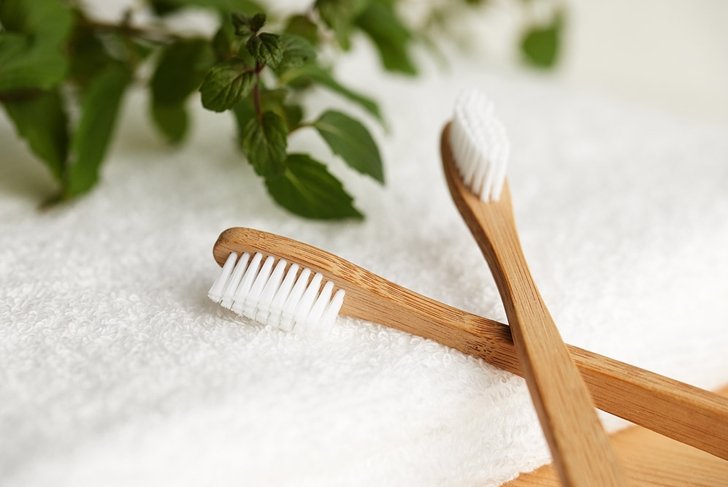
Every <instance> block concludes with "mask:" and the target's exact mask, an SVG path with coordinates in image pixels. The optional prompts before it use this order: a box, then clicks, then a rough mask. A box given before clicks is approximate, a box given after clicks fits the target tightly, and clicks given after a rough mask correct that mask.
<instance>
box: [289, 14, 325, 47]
mask: <svg viewBox="0 0 728 487" xmlns="http://www.w3.org/2000/svg"><path fill="white" fill-rule="evenodd" d="M283 30H284V32H286V33H287V34H292V35H295V36H298V37H303V38H304V39H306V40H307V41H308V42H309V43H311V45H314V46H315V45H316V44H318V41H319V30H318V26H317V25H316V24H315V23H314V22H313V21H311V19H309V18H308V17H306V16H305V15H292V16H291V17H289V19H288V23H287V24H286V27H285V28H284V29H283Z"/></svg>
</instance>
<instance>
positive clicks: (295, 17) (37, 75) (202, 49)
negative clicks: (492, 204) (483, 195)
mask: <svg viewBox="0 0 728 487" xmlns="http://www.w3.org/2000/svg"><path fill="white" fill-rule="evenodd" d="M31 3H32V6H31ZM466 3H469V2H466ZM146 4H147V8H148V9H149V11H151V12H152V13H153V15H155V16H156V17H157V18H158V19H160V20H161V19H163V18H164V17H166V16H168V15H169V14H171V13H174V12H177V11H180V10H182V9H185V8H189V7H197V8H205V9H209V10H211V11H213V12H216V13H217V15H218V18H219V24H218V28H217V30H216V32H215V34H214V35H213V36H212V37H209V38H208V37H203V36H200V35H194V34H181V33H176V32H172V31H169V30H166V29H163V28H161V27H157V25H159V23H156V22H155V23H152V24H150V25H147V26H136V25H133V24H132V22H131V20H132V18H131V17H132V16H131V13H129V14H127V15H125V16H124V17H123V18H122V19H121V20H120V21H119V22H116V23H108V22H100V21H97V20H94V19H92V18H90V17H89V16H88V15H87V13H86V12H85V10H84V9H83V7H82V6H81V4H80V3H79V4H77V3H75V2H72V3H69V2H66V1H63V0H34V1H33V2H27V1H24V0H0V28H1V29H0V103H1V104H2V105H3V107H4V109H5V112H6V113H7V115H8V117H9V119H10V120H11V122H12V123H13V124H14V125H15V128H16V131H17V133H18V134H19V135H20V136H21V137H22V138H24V139H25V141H26V142H27V144H28V146H29V148H30V150H31V151H32V152H33V153H34V154H35V156H36V157H37V158H38V159H40V160H41V161H42V162H44V163H45V165H46V167H47V168H48V169H49V171H50V173H51V174H52V175H53V177H54V179H55V180H56V182H57V183H58V187H59V191H58V194H57V195H55V196H54V197H53V198H52V199H51V200H50V201H51V202H59V201H65V200H69V199H73V198H76V197H78V196H81V195H83V194H85V193H87V192H88V191H89V190H90V189H92V188H93V187H94V186H95V185H96V184H97V182H98V180H99V177H100V171H101V166H102V163H103V161H104V159H105V157H106V154H107V152H108V147H109V145H110V142H111V140H112V137H113V133H114V127H115V125H116V121H117V119H118V117H119V113H120V110H121V107H122V105H123V100H124V96H125V94H126V93H127V91H128V90H129V88H130V87H131V86H132V85H133V84H135V83H136V84H143V85H144V86H146V87H147V88H148V89H149V92H150V96H149V100H150V104H149V113H150V116H151V119H152V120H153V123H154V126H155V127H156V128H157V129H158V131H159V132H160V134H161V135H162V136H163V137H164V138H165V139H166V140H167V141H168V142H169V143H170V144H180V143H182V142H183V141H184V139H185V137H186V135H187V133H188V130H189V125H190V122H189V114H188V105H189V102H190V99H191V98H195V97H196V96H197V95H198V94H199V99H200V101H201V103H202V105H203V107H204V108H206V109H208V110H212V111H214V112H230V113H231V114H232V115H233V118H234V120H235V123H236V126H237V135H238V137H237V139H238V145H239V148H240V150H241V152H242V154H243V155H244V157H245V159H246V160H247V161H248V163H250V164H251V166H252V167H253V169H254V171H255V173H256V174H257V175H258V176H259V177H261V178H262V179H263V181H264V184H265V187H266V189H267V190H268V193H269V194H270V196H271V197H272V198H273V199H274V200H275V201H276V202H277V203H278V204H279V205H281V206H282V207H284V208H286V209H287V210H288V211H290V212H292V213H294V214H297V215H299V216H302V217H306V218H313V219H341V218H361V217H362V213H361V212H360V211H359V210H358V209H357V208H356V207H355V206H354V204H353V197H352V196H351V195H350V194H349V193H347V192H346V190H345V189H344V187H343V185H342V183H341V182H340V181H339V180H338V179H337V178H336V177H335V176H334V175H333V174H331V173H330V172H329V171H328V169H327V166H326V164H325V163H324V162H322V161H318V160H316V159H314V158H312V157H310V156H308V155H306V154H299V153H291V152H289V148H288V138H289V136H290V135H291V134H292V133H294V132H296V131H299V130H313V131H315V132H316V133H318V135H319V136H320V137H321V139H322V140H323V142H324V143H325V144H326V145H327V146H328V147H329V148H330V150H331V152H332V153H333V154H335V155H336V156H338V157H340V158H341V160H342V161H343V162H344V163H345V164H346V165H347V166H348V167H349V168H350V169H353V170H355V171H357V172H359V173H361V174H363V175H365V176H368V177H371V178H372V179H374V180H375V181H377V182H379V183H382V184H383V183H384V167H383V162H382V158H381V156H380V151H379V149H378V146H377V143H376V141H375V139H374V138H373V137H372V135H371V133H370V132H369V130H368V129H367V127H366V124H365V123H363V122H362V121H360V120H359V119H357V118H356V117H355V116H352V115H350V114H347V113H344V112H342V111H339V110H333V109H327V110H325V111H324V112H323V113H320V114H318V115H317V116H316V117H313V118H310V117H307V116H306V113H305V110H304V108H303V106H302V105H301V103H300V100H301V99H302V98H304V97H305V96H306V94H307V92H309V91H310V90H311V89H312V88H314V87H321V88H323V89H326V90H329V91H332V92H334V93H335V94H337V95H339V96H342V97H344V98H346V99H348V100H349V101H350V102H353V103H354V104H356V105H358V106H359V107H360V108H361V109H362V110H363V111H364V112H365V113H366V114H368V116H370V117H371V119H372V120H373V121H377V122H379V123H383V118H382V114H381V111H380V108H379V106H378V104H377V103H376V102H375V101H374V100H373V99H371V98H370V97H368V96H367V95H365V94H362V93H359V92H357V91H355V90H353V89H351V88H349V87H347V86H345V85H343V84H342V83H341V82H339V81H338V80H337V79H336V78H335V76H334V75H333V72H332V69H331V67H330V66H327V65H324V64H322V63H321V61H320V60H319V59H318V56H317V53H318V52H319V51H320V50H321V49H322V47H323V46H324V45H325V44H327V43H335V44H336V45H337V46H338V47H340V48H341V49H342V50H344V51H346V50H348V49H349V48H350V46H351V38H352V37H353V36H355V35H363V36H364V37H367V38H368V39H369V40H370V41H371V42H372V43H373V45H374V46H375V48H376V50H377V52H378V54H379V57H380V60H381V64H382V66H383V67H384V69H386V70H388V71H391V72H395V73H399V74H403V75H408V76H412V75H415V74H416V73H417V66H416V63H415V62H414V59H413V57H412V55H411V50H412V45H413V44H414V43H415V42H417V41H418V40H420V39H421V38H422V37H421V36H419V35H418V34H416V33H413V32H411V31H410V29H409V28H408V27H407V26H406V24H405V22H404V21H403V20H402V19H401V17H400V16H399V14H398V13H397V10H396V2H395V1H394V0H315V1H314V2H313V3H312V4H311V5H310V6H309V7H308V8H307V9H306V10H305V11H304V12H302V13H295V14H292V15H290V16H288V17H286V18H283V19H277V20H278V21H277V22H276V25H280V26H282V27H280V28H276V29H270V28H268V24H267V22H266V21H267V17H266V13H265V9H264V8H262V6H261V5H260V4H258V3H256V2H255V1H252V0H147V2H146ZM559 26H560V24H559ZM554 32H556V31H554V30H553V29H552V30H549V29H548V28H545V29H544V28H541V30H540V31H538V32H536V33H535V35H536V37H535V38H530V39H529V40H527V41H526V40H524V45H526V44H528V46H527V47H528V48H529V50H530V51H533V52H537V53H540V54H543V53H544V52H546V54H547V55H552V54H553V53H552V52H551V51H549V50H548V48H547V49H546V50H544V48H543V46H542V45H541V44H540V43H539V42H538V41H539V39H540V38H547V39H546V40H548V41H549V42H551V41H553V38H554V35H555V34H554ZM556 34H558V32H556ZM539 35H540V36H541V37H538V36H539ZM524 39H525V38H524ZM524 52H526V49H525V48H524ZM541 57H542V58H543V56H541ZM552 58H553V56H552ZM551 61H553V59H552V60H551ZM541 64H545V63H541ZM149 65H151V72H152V76H151V78H150V79H148V80H142V79H140V78H139V72H140V68H141V67H143V66H149ZM145 72H146V71H145ZM69 113H74V114H77V115H75V116H70V115H69Z"/></svg>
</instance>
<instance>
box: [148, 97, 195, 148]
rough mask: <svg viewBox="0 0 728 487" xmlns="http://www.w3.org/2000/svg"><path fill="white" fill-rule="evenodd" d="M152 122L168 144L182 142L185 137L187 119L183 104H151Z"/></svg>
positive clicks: (187, 124)
mask: <svg viewBox="0 0 728 487" xmlns="http://www.w3.org/2000/svg"><path fill="white" fill-rule="evenodd" d="M152 120H154V124H155V125H156V127H157V129H158V130H159V131H160V132H161V133H162V135H164V137H165V138H166V139H167V142H169V143H170V144H178V143H180V142H182V140H184V138H185V135H187V129H188V126H189V117H188V116H187V110H186V109H185V105H184V104H183V103H171V104H159V103H152Z"/></svg>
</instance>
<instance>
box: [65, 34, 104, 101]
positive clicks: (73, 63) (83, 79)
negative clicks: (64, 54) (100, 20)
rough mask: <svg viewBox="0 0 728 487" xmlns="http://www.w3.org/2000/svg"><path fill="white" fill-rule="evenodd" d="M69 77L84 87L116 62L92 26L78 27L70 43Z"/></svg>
mask: <svg viewBox="0 0 728 487" xmlns="http://www.w3.org/2000/svg"><path fill="white" fill-rule="evenodd" d="M68 57H69V60H70V69H69V73H68V75H69V77H70V79H71V81H73V82H74V83H75V84H76V85H77V86H79V87H81V88H82V89H84V88H85V87H86V86H87V85H88V83H89V82H90V81H91V80H92V79H93V78H95V77H96V76H97V75H98V74H99V73H100V72H101V71H103V70H104V69H106V67H108V65H109V64H110V63H112V62H114V59H113V58H112V57H111V55H110V54H109V52H108V51H107V49H106V47H105V46H104V43H103V42H102V41H101V39H100V38H99V37H98V36H97V35H96V33H94V31H93V30H92V29H90V28H86V27H77V28H76V29H75V30H74V32H73V35H72V36H71V39H70V41H69V43H68Z"/></svg>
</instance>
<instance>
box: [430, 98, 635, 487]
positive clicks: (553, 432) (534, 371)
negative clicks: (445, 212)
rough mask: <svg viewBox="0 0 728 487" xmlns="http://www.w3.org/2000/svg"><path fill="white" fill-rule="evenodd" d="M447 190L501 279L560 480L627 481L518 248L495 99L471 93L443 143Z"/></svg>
mask: <svg viewBox="0 0 728 487" xmlns="http://www.w3.org/2000/svg"><path fill="white" fill-rule="evenodd" d="M441 148H442V161H443V165H444V168H445V177H446V179H447V183H448V187H449V188H450V194H451V195H452V198H453V200H454V201H455V204H456V206H457V207H458V210H460V214H461V215H462V217H463V219H464V220H465V222H466V223H467V224H468V227H469V228H470V232H471V233H472V234H473V236H474V237H475V240H476V241H477V242H478V245H479V246H480V250H481V251H482V252H483V255H484V256H485V260H486V261H487V262H488V265H489V266H490V270H491V273H492V274H493V277H494V279H495V281H496V284H497V285H498V291H499V292H500V295H501V299H502V300H503V305H504V307H505V310H506V315H507V316H508V323H509V324H510V327H511V334H512V335H513V341H514V343H515V345H516V350H517V351H518V357H519V359H520V362H521V366H522V368H523V371H524V373H525V378H526V383H527V384H528V390H529V392H530V393H531V400H532V401H533V404H534V406H535V407H536V412H537V413H538V418H539V420H540V421H541V428H542V429H543V432H544V434H545V436H546V439H547V441H548V444H549V447H550V449H551V455H552V457H553V460H554V464H555V466H556V470H557V471H558V473H559V477H560V478H561V483H562V484H563V485H569V486H587V485H600V486H601V485H604V486H607V485H610V486H617V485H625V484H626V481H625V480H624V475H623V473H622V468H621V466H620V465H619V462H618V461H617V457H616V455H615V454H614V452H613V451H612V448H611V445H610V444H609V439H608V437H607V434H606V432H605V431H604V428H603V427H602V425H601V423H600V422H599V418H598V417H597V414H596V410H595V408H594V403H593V402H592V399H591V397H590V395H589V391H588V389H587V387H586V384H585V383H584V381H583V380H582V377H581V374H580V373H579V371H578V369H577V368H576V365H575V364H574V362H573V360H572V359H571V356H570V355H569V351H568V349H567V348H566V345H565V344H564V342H563V341H562V339H561V335H560V334H559V331H558V329H557V328H556V325H555V324H554V321H553V319H552V318H551V314H550V313H549V311H548V309H547V308H546V304H545V303H544V302H543V299H541V295H540V293H539V292H538V289H537V287H536V284H535V283H534V281H533V278H532V277H531V273H530V271H529V269H528V264H527V263H526V259H525V257H524V255H523V251H522V250H521V244H520V242H519V239H518V233H517V231H516V224H515V220H514V218H513V211H512V209H511V197H510V192H509V189H508V185H507V182H506V166H507V161H508V152H509V143H508V138H507V137H506V135H505V130H504V129H503V126H502V125H501V123H500V121H499V120H498V119H497V118H496V117H495V116H494V115H493V108H492V105H491V104H490V103H489V102H488V100H487V99H486V98H485V96H483V95H482V94H480V93H478V92H476V91H470V92H467V93H464V94H463V95H461V96H460V97H459V98H458V100H457V102H456V105H455V112H454V115H453V119H452V122H451V123H450V124H448V125H447V126H446V127H445V129H444V131H443V135H442V141H441Z"/></svg>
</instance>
